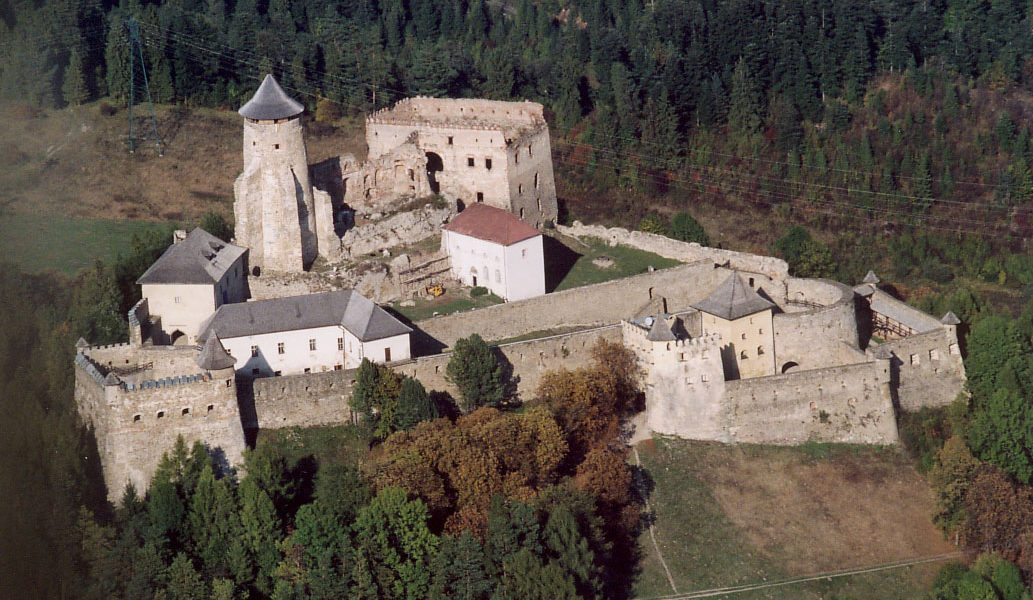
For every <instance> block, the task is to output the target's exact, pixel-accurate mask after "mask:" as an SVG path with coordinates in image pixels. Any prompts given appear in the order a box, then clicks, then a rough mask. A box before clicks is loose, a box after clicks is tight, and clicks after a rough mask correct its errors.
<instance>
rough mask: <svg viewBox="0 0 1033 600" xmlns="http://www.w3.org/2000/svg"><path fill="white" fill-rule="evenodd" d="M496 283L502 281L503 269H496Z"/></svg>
mask: <svg viewBox="0 0 1033 600" xmlns="http://www.w3.org/2000/svg"><path fill="white" fill-rule="evenodd" d="M495 283H502V271H499V270H498V269H495Z"/></svg>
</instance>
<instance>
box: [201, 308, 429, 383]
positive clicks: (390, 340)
mask: <svg viewBox="0 0 1033 600" xmlns="http://www.w3.org/2000/svg"><path fill="white" fill-rule="evenodd" d="M411 331H412V329H411V328H409V327H407V326H406V325H404V324H403V323H402V322H401V321H399V320H398V319H396V318H394V317H393V316H391V315H390V314H388V313H387V312H386V311H385V310H384V309H382V308H380V307H379V306H377V305H376V303H374V302H373V301H371V300H369V299H368V298H366V297H365V296H363V295H361V294H359V293H358V292H355V291H353V290H340V291H336V292H323V293H320V294H308V295H305V296H290V297H286V298H273V299H270V300H259V301H255V302H246V303H242V304H227V305H224V306H222V307H220V308H219V310H217V311H215V314H213V315H211V316H210V317H209V318H208V319H207V320H206V321H205V322H204V323H203V324H202V326H201V338H202V339H206V338H207V337H208V336H209V335H211V334H215V335H217V336H218V337H219V339H220V340H221V341H222V344H223V346H224V347H225V348H226V351H227V352H228V353H229V354H230V355H231V356H233V358H234V359H235V367H236V370H237V373H238V374H241V375H245V376H253V377H268V376H270V375H289V374H293V373H315V372H321V371H331V370H341V369H351V368H354V367H357V366H359V363H360V362H362V359H363V358H368V359H370V360H372V361H374V362H379V363H390V362H394V361H399V360H407V359H409V358H410V346H409V333H410V332H411Z"/></svg>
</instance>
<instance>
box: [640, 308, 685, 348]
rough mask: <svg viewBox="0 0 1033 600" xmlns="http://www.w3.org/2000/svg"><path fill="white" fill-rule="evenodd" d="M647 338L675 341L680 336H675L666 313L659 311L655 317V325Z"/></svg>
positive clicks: (655, 340) (652, 340) (658, 340)
mask: <svg viewBox="0 0 1033 600" xmlns="http://www.w3.org/2000/svg"><path fill="white" fill-rule="evenodd" d="M646 339H647V340H649V341H651V342H673V341H674V340H676V339H678V338H677V337H675V336H674V332H673V331H671V326H670V325H668V324H667V319H666V318H665V315H664V314H663V313H659V314H657V315H656V316H655V317H653V326H652V327H650V328H649V333H647V334H646Z"/></svg>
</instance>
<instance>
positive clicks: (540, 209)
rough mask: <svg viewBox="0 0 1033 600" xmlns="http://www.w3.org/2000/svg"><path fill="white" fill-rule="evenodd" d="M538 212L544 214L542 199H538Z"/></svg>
mask: <svg viewBox="0 0 1033 600" xmlns="http://www.w3.org/2000/svg"><path fill="white" fill-rule="evenodd" d="M538 212H542V199H541V198H538Z"/></svg>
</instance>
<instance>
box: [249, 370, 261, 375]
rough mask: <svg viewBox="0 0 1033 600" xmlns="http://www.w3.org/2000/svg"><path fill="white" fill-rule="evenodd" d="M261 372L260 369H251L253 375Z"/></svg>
mask: <svg viewBox="0 0 1033 600" xmlns="http://www.w3.org/2000/svg"><path fill="white" fill-rule="evenodd" d="M259 373H261V371H259V370H258V369H251V374H252V375H258V374H259Z"/></svg>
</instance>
